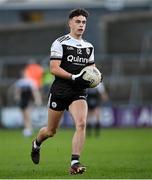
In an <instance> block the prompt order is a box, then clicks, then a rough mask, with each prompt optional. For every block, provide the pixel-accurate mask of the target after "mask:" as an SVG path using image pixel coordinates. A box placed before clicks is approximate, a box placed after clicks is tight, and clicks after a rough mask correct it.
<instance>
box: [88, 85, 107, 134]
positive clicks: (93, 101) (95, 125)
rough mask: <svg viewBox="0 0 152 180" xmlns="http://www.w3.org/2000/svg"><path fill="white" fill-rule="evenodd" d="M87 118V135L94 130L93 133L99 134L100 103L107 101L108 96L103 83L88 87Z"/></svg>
mask: <svg viewBox="0 0 152 180" xmlns="http://www.w3.org/2000/svg"><path fill="white" fill-rule="evenodd" d="M87 92H88V97H87V103H88V118H87V135H89V136H90V135H91V134H92V130H95V135H96V137H98V136H99V135H100V128H101V127H100V119H101V105H102V103H103V104H104V103H108V102H109V96H108V93H107V91H106V89H105V86H104V83H103V82H102V83H100V84H99V85H98V86H96V87H95V88H89V89H88V91H87Z"/></svg>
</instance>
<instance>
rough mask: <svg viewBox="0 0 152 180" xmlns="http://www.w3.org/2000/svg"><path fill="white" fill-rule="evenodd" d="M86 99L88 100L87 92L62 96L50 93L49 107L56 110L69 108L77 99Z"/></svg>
mask: <svg viewBox="0 0 152 180" xmlns="http://www.w3.org/2000/svg"><path fill="white" fill-rule="evenodd" d="M79 99H84V100H86V93H81V94H75V95H74V96H71V97H66V98H62V97H61V96H56V95H55V94H51V93H50V95H49V100H48V107H49V108H51V109H53V110H55V111H64V110H65V109H66V110H68V108H69V105H70V104H71V103H72V102H73V101H76V100H79Z"/></svg>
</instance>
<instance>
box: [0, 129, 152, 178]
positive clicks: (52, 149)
mask: <svg viewBox="0 0 152 180" xmlns="http://www.w3.org/2000/svg"><path fill="white" fill-rule="evenodd" d="M73 132H74V131H73V130H60V131H59V132H58V133H57V134H56V136H55V137H54V138H52V139H48V140H47V141H45V142H44V144H43V145H42V149H41V161H40V164H39V165H34V164H33V163H32V162H31V159H30V151H31V141H32V139H33V138H34V137H32V138H24V137H23V136H22V133H21V131H20V130H0V178H1V179H4V178H7V179H8V178H11V179H12V178H13V179H18V178H20V179H44V178H47V179H62V178H64V179H80V178H81V179H86V178H87V179H91V178H92V179H96V178H100V179H101V178H104V179H110V178H112V179H118V178H121V179H127V178H134V179H141V178H145V179H146V178H149V179H150V178H152V129H148V128H147V129H103V130H101V136H100V137H99V138H96V137H95V136H92V137H87V140H86V143H85V146H84V150H83V153H82V156H81V162H82V164H85V165H86V166H87V172H86V173H84V174H83V175H76V176H71V175H69V174H68V169H69V163H70V156H71V139H72V135H73ZM35 135H36V134H35Z"/></svg>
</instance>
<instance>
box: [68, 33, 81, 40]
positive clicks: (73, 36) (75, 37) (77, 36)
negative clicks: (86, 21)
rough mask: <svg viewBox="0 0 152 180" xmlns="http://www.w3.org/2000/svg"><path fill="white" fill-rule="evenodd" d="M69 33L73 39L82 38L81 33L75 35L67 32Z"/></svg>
mask: <svg viewBox="0 0 152 180" xmlns="http://www.w3.org/2000/svg"><path fill="white" fill-rule="evenodd" d="M69 35H70V36H71V37H72V38H74V39H76V40H81V39H82V35H80V36H79V35H75V34H73V33H69Z"/></svg>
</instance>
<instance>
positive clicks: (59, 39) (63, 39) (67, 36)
mask: <svg viewBox="0 0 152 180" xmlns="http://www.w3.org/2000/svg"><path fill="white" fill-rule="evenodd" d="M70 39H71V37H70V36H69V35H68V34H67V35H64V36H61V37H59V38H57V39H56V41H58V42H59V43H62V42H64V41H68V40H70Z"/></svg>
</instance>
